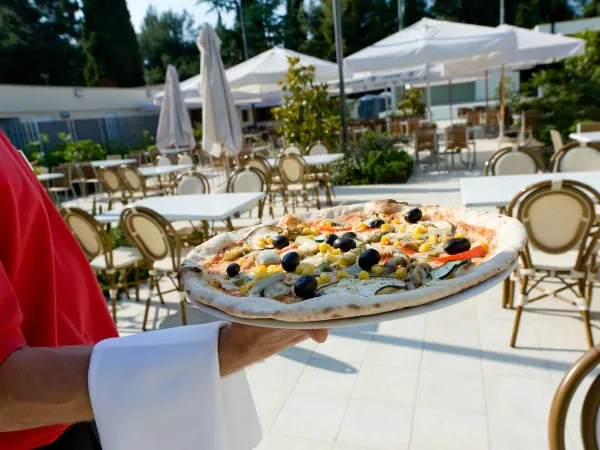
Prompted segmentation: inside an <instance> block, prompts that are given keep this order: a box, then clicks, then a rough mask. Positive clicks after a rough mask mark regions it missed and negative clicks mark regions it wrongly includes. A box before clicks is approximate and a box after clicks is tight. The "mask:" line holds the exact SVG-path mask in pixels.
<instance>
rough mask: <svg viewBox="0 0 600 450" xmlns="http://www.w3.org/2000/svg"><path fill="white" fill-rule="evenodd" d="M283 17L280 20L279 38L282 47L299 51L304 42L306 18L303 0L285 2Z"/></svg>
mask: <svg viewBox="0 0 600 450" xmlns="http://www.w3.org/2000/svg"><path fill="white" fill-rule="evenodd" d="M285 4H286V8H285V15H284V16H283V17H282V19H281V31H280V32H281V38H282V43H283V46H284V47H285V48H287V49H290V50H299V49H300V46H301V45H302V42H304V41H305V40H306V25H305V22H306V17H305V12H304V1H303V0H286V2H285Z"/></svg>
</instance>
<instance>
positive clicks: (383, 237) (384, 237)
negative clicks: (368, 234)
mask: <svg viewBox="0 0 600 450" xmlns="http://www.w3.org/2000/svg"><path fill="white" fill-rule="evenodd" d="M380 242H381V243H382V244H384V245H387V244H389V243H390V239H389V238H388V237H387V236H381V241H380Z"/></svg>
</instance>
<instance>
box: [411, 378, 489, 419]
mask: <svg viewBox="0 0 600 450" xmlns="http://www.w3.org/2000/svg"><path fill="white" fill-rule="evenodd" d="M417 406H422V407H428V408H441V409H446V410H450V411H460V412H468V413H477V414H484V413H485V397H484V391H483V380H482V375H481V373H480V372H478V373H476V374H466V373H459V372H451V371H447V370H429V369H421V372H420V374H419V389H418V392H417Z"/></svg>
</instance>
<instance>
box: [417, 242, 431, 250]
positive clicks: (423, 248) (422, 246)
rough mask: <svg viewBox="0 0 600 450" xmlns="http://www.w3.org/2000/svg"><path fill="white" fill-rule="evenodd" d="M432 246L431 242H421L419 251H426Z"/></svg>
mask: <svg viewBox="0 0 600 450" xmlns="http://www.w3.org/2000/svg"><path fill="white" fill-rule="evenodd" d="M430 248H431V244H430V243H429V242H424V243H423V244H421V246H420V247H419V253H425V252H428V251H429V249H430Z"/></svg>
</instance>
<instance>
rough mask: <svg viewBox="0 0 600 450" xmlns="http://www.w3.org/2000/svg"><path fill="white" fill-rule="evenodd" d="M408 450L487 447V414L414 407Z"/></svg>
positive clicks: (448, 449)
mask: <svg viewBox="0 0 600 450" xmlns="http://www.w3.org/2000/svg"><path fill="white" fill-rule="evenodd" d="M410 449H411V450H442V449H443V450H487V449H489V445H488V431H487V423H486V417H485V416H484V415H480V414H468V413H461V412H456V411H447V410H442V409H431V408H424V407H421V406H417V408H416V409H415V417H414V421H413V430H412V438H411V445H410ZM515 450H516V449H515Z"/></svg>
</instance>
